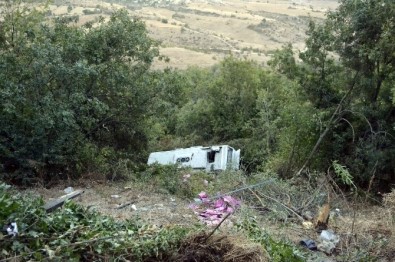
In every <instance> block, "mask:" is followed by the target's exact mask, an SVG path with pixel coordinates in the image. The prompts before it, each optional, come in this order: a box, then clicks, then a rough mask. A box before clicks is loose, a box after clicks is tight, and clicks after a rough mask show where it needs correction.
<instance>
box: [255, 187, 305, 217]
mask: <svg viewBox="0 0 395 262" xmlns="http://www.w3.org/2000/svg"><path fill="white" fill-rule="evenodd" d="M257 194H258V195H261V196H262V197H265V198H267V199H270V200H272V201H274V202H276V203H278V204H280V205H281V206H283V207H284V208H285V209H287V210H289V211H290V212H291V213H293V214H294V215H295V216H296V217H297V218H299V220H300V221H302V222H304V218H303V217H302V216H301V215H299V214H298V213H297V211H296V210H293V209H292V208H290V207H288V206H287V205H285V204H283V203H281V202H280V201H279V200H277V199H275V198H272V197H270V196H267V195H265V194H263V193H257Z"/></svg>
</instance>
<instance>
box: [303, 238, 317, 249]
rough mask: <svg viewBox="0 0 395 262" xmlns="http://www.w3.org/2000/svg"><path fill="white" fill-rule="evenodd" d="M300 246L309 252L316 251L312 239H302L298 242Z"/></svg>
mask: <svg viewBox="0 0 395 262" xmlns="http://www.w3.org/2000/svg"><path fill="white" fill-rule="evenodd" d="M300 244H301V245H302V246H304V247H307V248H308V249H310V250H317V245H316V244H315V242H314V240H312V239H304V240H301V241H300Z"/></svg>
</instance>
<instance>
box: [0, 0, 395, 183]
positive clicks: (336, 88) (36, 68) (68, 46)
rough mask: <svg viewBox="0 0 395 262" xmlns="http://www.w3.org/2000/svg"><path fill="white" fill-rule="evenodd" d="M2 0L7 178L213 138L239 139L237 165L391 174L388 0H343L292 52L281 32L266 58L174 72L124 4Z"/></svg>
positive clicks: (110, 161)
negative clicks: (6, 3)
mask: <svg viewBox="0 0 395 262" xmlns="http://www.w3.org/2000/svg"><path fill="white" fill-rule="evenodd" d="M4 10H5V11H4V14H3V15H4V16H5V19H4V20H3V21H2V22H1V27H0V28H1V30H0V67H1V70H0V99H1V101H2V102H1V104H0V127H1V129H0V161H1V167H2V172H3V173H5V174H7V176H8V178H10V179H12V180H14V181H15V182H16V181H18V182H20V181H21V180H28V179H30V178H37V177H41V178H45V177H47V178H48V177H49V178H57V177H61V178H62V177H66V176H69V175H70V174H83V173H101V174H106V175H108V174H112V175H113V177H114V174H118V173H119V170H121V169H122V172H123V173H131V172H132V171H133V170H136V167H137V165H136V164H140V163H144V162H145V160H146V156H147V154H148V152H150V151H153V150H164V149H172V148H175V147H185V146H191V145H209V144H214V143H220V144H225V143H228V144H230V145H232V146H234V147H237V148H241V149H242V156H243V159H242V166H243V168H244V169H245V170H247V171H249V172H255V171H260V170H267V169H271V170H273V171H275V172H277V173H279V174H280V175H282V176H284V177H292V176H294V175H295V174H303V173H304V172H305V171H306V170H308V168H310V169H315V170H319V171H325V172H326V171H327V170H329V172H334V170H333V168H332V166H333V163H338V164H339V165H341V166H344V167H345V168H347V170H348V171H349V172H350V175H351V176H353V181H354V182H355V183H356V184H357V185H359V186H365V187H368V186H369V187H371V186H377V189H379V188H378V186H379V185H389V183H388V182H391V181H392V182H393V179H394V178H393V177H394V170H395V166H394V165H395V162H394V161H393V159H394V157H395V146H394V145H395V143H394V142H395V141H394V136H395V133H394V132H395V131H394V128H395V125H394V120H395V110H394V103H395V100H394V94H395V88H394V84H395V83H394V81H395V78H394V63H395V59H394V56H395V50H394V45H393V42H394V40H395V39H394V36H395V27H394V25H395V21H394V17H395V14H394V13H395V4H394V3H393V1H389V0H380V1H373V0H368V1H361V0H342V1H341V2H340V5H339V8H338V9H336V10H334V11H332V12H329V13H328V16H327V19H326V20H325V21H324V22H323V23H322V24H316V23H314V22H311V23H310V26H309V30H308V32H307V35H308V38H307V40H306V49H305V50H304V51H303V52H300V53H299V57H300V60H297V59H296V55H297V54H296V53H295V50H293V48H292V46H291V45H286V46H285V47H284V48H283V49H282V50H278V51H276V52H275V54H274V56H273V59H272V60H271V61H270V62H269V65H270V68H262V67H261V66H259V65H258V64H256V63H255V62H254V61H248V60H239V59H236V58H234V57H232V56H230V57H227V58H226V59H224V60H223V61H222V62H220V63H219V64H218V65H216V66H214V67H213V68H209V69H201V68H189V69H187V70H185V71H177V70H172V69H166V70H164V71H152V70H150V65H151V63H152V62H153V61H154V59H155V58H160V56H159V54H158V49H157V48H156V43H155V42H154V41H152V40H151V39H150V38H149V37H148V36H147V31H146V29H145V25H144V24H143V23H142V22H141V21H139V20H138V19H135V18H131V17H129V15H128V14H127V12H126V11H119V12H115V13H114V14H113V15H112V16H111V19H110V20H109V21H104V19H102V20H100V21H99V22H98V24H97V25H95V26H92V24H91V23H90V24H87V25H86V26H84V27H76V26H74V25H73V23H72V21H70V20H67V21H66V20H65V19H57V20H54V21H52V20H49V19H48V18H46V17H45V16H44V15H43V14H42V13H39V12H37V11H34V10H33V11H32V10H28V9H27V8H26V6H23V5H20V6H19V7H18V8H14V9H4ZM120 167H122V168H120ZM114 169H116V170H118V171H116V170H114ZM117 172H118V173H117ZM122 172H120V173H122ZM372 183H373V185H372ZM374 183H378V184H376V185H375V184H374Z"/></svg>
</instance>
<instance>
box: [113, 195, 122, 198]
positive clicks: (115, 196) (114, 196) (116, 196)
mask: <svg viewBox="0 0 395 262" xmlns="http://www.w3.org/2000/svg"><path fill="white" fill-rule="evenodd" d="M111 197H112V198H120V196H119V195H111Z"/></svg>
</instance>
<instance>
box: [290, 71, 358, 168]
mask: <svg viewBox="0 0 395 262" xmlns="http://www.w3.org/2000/svg"><path fill="white" fill-rule="evenodd" d="M358 74H359V72H357V73H356V74H355V76H354V78H353V83H352V85H351V86H350V89H349V90H348V91H347V93H345V94H344V96H343V97H342V99H341V100H340V102H339V104H338V105H337V107H336V109H335V111H334V112H333V114H332V116H331V118H330V119H329V122H328V124H327V126H326V128H325V130H324V132H323V133H321V135H320V137H319V138H318V140H317V142H316V143H315V145H314V147H313V149H312V150H311V152H310V154H309V156H308V157H307V159H306V161H305V162H304V164H303V166H302V167H301V168H300V170H299V171H298V172H297V173H296V176H299V175H300V174H301V173H302V171H303V170H304V169H305V168H306V166H307V165H308V164H309V163H310V161H311V159H312V158H313V156H314V154H315V152H316V151H317V149H318V147H319V146H320V144H321V143H322V141H323V140H324V138H325V137H326V135H327V134H328V132H329V131H330V130H331V128H332V125H333V124H335V123H336V122H338V121H339V120H340V119H341V117H340V118H336V119H335V117H336V116H337V115H338V114H339V113H340V109H341V107H342V105H343V102H344V101H345V100H346V99H347V98H348V97H349V96H350V95H351V93H352V91H353V89H354V86H355V83H356V79H357V76H358Z"/></svg>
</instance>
